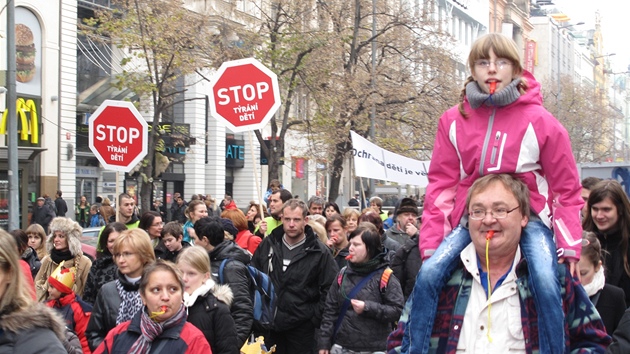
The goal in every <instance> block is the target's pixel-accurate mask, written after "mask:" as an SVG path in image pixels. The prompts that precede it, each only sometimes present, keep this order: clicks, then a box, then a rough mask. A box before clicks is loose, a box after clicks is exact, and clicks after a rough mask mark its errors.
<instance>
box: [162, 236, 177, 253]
mask: <svg viewBox="0 0 630 354" xmlns="http://www.w3.org/2000/svg"><path fill="white" fill-rule="evenodd" d="M162 241H163V242H164V246H165V247H166V248H168V250H169V251H171V252H175V251H179V250H181V249H182V235H179V237H176V236H173V235H171V234H166V235H164V238H162Z"/></svg>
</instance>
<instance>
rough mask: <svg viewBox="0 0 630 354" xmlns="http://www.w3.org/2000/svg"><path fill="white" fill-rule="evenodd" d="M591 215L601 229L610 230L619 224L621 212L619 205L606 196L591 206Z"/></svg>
mask: <svg viewBox="0 0 630 354" xmlns="http://www.w3.org/2000/svg"><path fill="white" fill-rule="evenodd" d="M591 217H592V218H593V222H594V223H595V226H597V229H599V231H608V230H610V229H612V228H613V227H615V226H616V225H617V221H619V213H618V212H617V206H616V205H615V203H613V202H612V200H610V198H605V199H604V200H602V201H601V202H599V203H595V204H593V205H592V206H591Z"/></svg>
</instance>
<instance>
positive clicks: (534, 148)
mask: <svg viewBox="0 0 630 354" xmlns="http://www.w3.org/2000/svg"><path fill="white" fill-rule="evenodd" d="M523 77H524V78H525V79H526V81H527V85H528V86H529V88H528V90H527V91H526V92H525V93H524V94H522V95H521V96H520V97H519V98H518V99H516V101H514V102H512V103H510V104H508V105H506V106H502V107H496V106H489V105H486V104H483V105H481V106H480V107H478V108H476V109H472V108H471V105H470V102H469V101H468V99H467V98H466V99H465V100H464V109H465V111H466V113H467V114H468V117H467V118H464V117H462V115H461V114H460V113H459V111H458V108H457V106H455V107H452V108H451V109H449V110H448V111H446V112H445V113H444V114H443V115H442V117H441V118H440V121H439V123H438V131H437V135H436V138H435V143H434V146H433V156H432V159H431V166H430V168H429V175H428V179H429V185H428V186H427V192H426V198H425V203H424V211H423V215H422V228H421V231H420V235H422V237H421V238H420V253H421V256H422V258H427V257H429V256H430V255H431V254H433V252H434V251H435V249H436V248H437V246H438V245H439V244H440V242H441V241H442V240H443V239H444V237H445V236H446V235H448V234H449V233H450V232H451V230H452V229H454V228H455V227H456V226H457V225H458V224H459V223H460V219H461V218H462V216H463V215H464V212H465V204H466V196H467V194H468V189H469V188H470V187H471V185H472V184H473V182H474V181H475V180H477V179H478V178H480V177H481V176H483V175H487V174H490V173H493V174H500V173H508V174H511V175H513V176H514V177H516V178H518V179H519V180H521V181H522V182H524V183H525V184H526V185H527V187H528V189H529V191H530V203H531V209H532V210H533V212H534V213H535V214H538V216H539V217H540V219H541V220H542V221H543V222H544V223H545V225H547V227H549V228H552V229H553V230H554V233H555V236H556V243H557V246H558V248H562V249H564V257H569V258H573V259H576V260H577V259H579V258H580V252H581V247H582V246H581V245H582V244H581V241H582V227H581V222H580V209H581V208H582V205H583V204H584V202H583V200H582V198H581V196H580V192H581V190H582V188H581V185H580V180H579V176H578V172H577V167H576V164H575V159H574V157H573V153H572V150H571V142H570V141H569V136H568V133H567V131H566V129H565V128H564V127H563V126H562V125H561V124H560V122H558V120H557V119H556V118H554V117H553V115H551V113H549V112H548V111H547V110H545V108H544V107H543V106H542V95H541V93H540V84H539V83H538V82H537V81H536V80H535V79H534V77H533V76H532V75H531V74H530V73H529V72H527V71H524V72H523ZM552 215H553V220H552V218H551V217H552Z"/></svg>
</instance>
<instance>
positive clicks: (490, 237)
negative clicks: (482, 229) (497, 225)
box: [486, 230, 494, 240]
mask: <svg viewBox="0 0 630 354" xmlns="http://www.w3.org/2000/svg"><path fill="white" fill-rule="evenodd" d="M492 236H494V230H490V231H488V233H487V234H486V240H490V239H492Z"/></svg>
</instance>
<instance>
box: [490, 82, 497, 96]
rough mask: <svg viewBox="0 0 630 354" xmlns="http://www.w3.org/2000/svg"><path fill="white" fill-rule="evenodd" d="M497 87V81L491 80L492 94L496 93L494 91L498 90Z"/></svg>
mask: <svg viewBox="0 0 630 354" xmlns="http://www.w3.org/2000/svg"><path fill="white" fill-rule="evenodd" d="M496 89H497V82H496V81H491V82H490V94H491V95H492V94H494V91H496Z"/></svg>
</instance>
